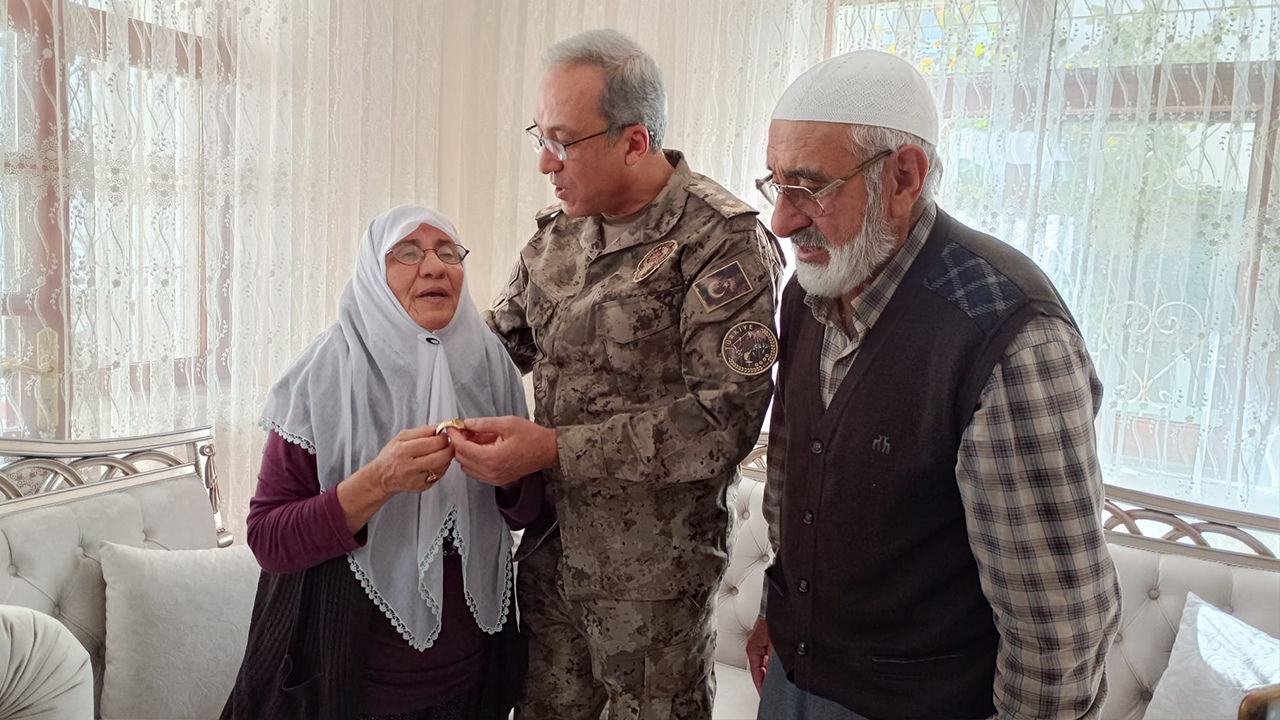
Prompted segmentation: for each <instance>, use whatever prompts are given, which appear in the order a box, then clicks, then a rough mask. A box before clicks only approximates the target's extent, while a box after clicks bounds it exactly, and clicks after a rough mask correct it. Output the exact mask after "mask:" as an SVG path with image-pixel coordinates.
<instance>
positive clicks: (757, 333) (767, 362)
mask: <svg viewBox="0 0 1280 720" xmlns="http://www.w3.org/2000/svg"><path fill="white" fill-rule="evenodd" d="M720 355H721V356H722V357H723V358H724V361H725V364H727V365H728V366H729V367H731V368H733V369H734V370H736V371H738V372H740V373H742V374H743V375H759V374H760V373H762V372H765V371H767V370H768V369H769V367H770V366H772V365H773V361H774V360H777V359H778V338H776V337H774V336H773V331H772V330H770V329H769V328H768V327H767V326H765V325H762V324H760V323H758V322H752V321H748V322H743V323H738V324H737V325H734V326H733V327H731V328H729V332H727V333H725V334H724V340H723V341H722V342H721V343H720Z"/></svg>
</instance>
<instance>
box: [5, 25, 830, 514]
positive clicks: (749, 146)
mask: <svg viewBox="0 0 1280 720" xmlns="http://www.w3.org/2000/svg"><path fill="white" fill-rule="evenodd" d="M828 9H829V8H828V6H827V4H826V1H825V0H806V1H805V2H797V3H778V2H775V1H774V0H750V1H744V0H732V1H730V0H716V1H705V2H698V3H688V2H684V1H683V0H645V1H643V2H641V1H636V2H612V3H597V2H563V1H560V2H551V1H549V0H548V1H543V2H516V1H514V0H511V1H502V2H499V1H497V0H486V1H482V2H467V3H458V2H444V1H443V0H427V1H421V2H419V1H416V0H415V2H393V1H391V0H379V1H374V2H361V3H352V2H340V1H338V0H333V1H331V2H314V1H313V0H286V1H284V2H278V3H269V4H268V3H260V2H256V1H254V0H212V1H209V2H205V3H174V2H168V1H161V0H156V1H155V2H150V1H148V0H134V1H132V2H122V1H113V0H0V28H4V29H3V30H0V88H2V90H0V92H2V93H3V94H2V95H0V132H2V133H3V137H2V138H0V150H2V151H3V154H4V168H3V176H2V179H0V213H2V217H0V257H2V258H3V266H2V269H0V357H3V362H4V365H3V368H4V375H3V378H2V380H0V432H3V433H4V434H7V435H19V436H32V437H73V438H86V437H111V436H121V435H134V434H140V433H147V432H159V431H164V430H171V429H176V428H182V427H189V426H193V425H199V424H204V423H212V424H214V426H215V433H216V437H217V438H218V449H217V453H218V459H219V469H220V473H221V476H222V480H223V483H224V485H225V486H226V494H225V502H226V504H227V507H226V510H225V512H224V515H225V516H226V517H227V518H228V520H229V523H230V526H231V529H232V530H233V532H236V534H237V535H238V536H239V537H243V519H244V516H245V513H246V512H247V506H248V498H249V497H250V496H251V494H252V491H253V487H254V482H255V474H256V470H257V466H258V461H259V454H260V452H261V442H262V438H263V433H262V431H261V430H259V429H258V427H257V418H258V416H259V413H260V412H261V409H262V404H263V401H264V398H265V393H266V391H267V389H268V388H269V387H270V385H271V383H272V382H273V381H274V380H275V378H276V377H277V376H278V375H279V374H280V373H281V372H282V371H283V370H284V369H285V367H287V365H288V363H289V361H290V360H291V359H292V358H293V357H294V356H295V355H296V353H297V352H298V351H299V350H300V349H301V348H302V347H303V346H305V344H306V343H307V342H308V341H309V340H310V339H311V338H312V337H313V336H314V335H315V334H316V333H317V332H319V331H320V330H321V329H322V328H323V327H324V326H325V325H327V324H328V323H330V322H332V320H333V318H334V316H335V312H336V305H337V300H338V297H339V294H340V293H341V290H342V287H343V285H344V284H345V282H346V280H347V278H348V277H349V275H350V271H351V263H352V259H353V257H354V247H355V243H356V241H357V239H358V238H359V235H360V232H361V231H362V229H363V227H364V225H365V223H367V222H368V220H369V219H370V218H371V217H372V216H373V215H375V214H377V213H378V212H380V211H382V210H384V209H386V208H387V207H388V206H390V205H393V204H396V203H402V202H424V203H430V204H435V205H436V206H437V207H439V208H440V209H441V210H443V211H444V212H445V213H446V214H448V215H450V216H452V217H453V218H454V219H455V220H456V221H457V223H458V226H459V228H460V231H461V232H462V234H463V239H464V243H465V244H466V245H468V247H470V248H471V249H472V250H473V253H474V254H473V255H472V257H471V259H469V260H468V279H469V282H470V286H471V290H472V293H473V294H474V296H475V297H476V299H477V301H478V303H479V304H480V305H481V306H482V307H487V306H488V305H489V303H490V301H491V299H492V296H493V293H494V292H496V291H497V290H498V289H499V288H500V287H501V286H502V284H503V283H504V282H505V281H506V279H507V276H508V274H509V272H510V266H511V263H512V262H513V261H514V259H515V257H516V253H517V252H518V250H519V248H520V246H521V245H523V243H524V242H525V241H526V240H527V239H528V237H529V235H530V234H531V232H532V230H533V221H532V218H533V214H534V212H535V211H536V210H537V209H539V208H540V207H543V206H545V205H547V204H549V203H550V202H551V201H552V197H551V195H550V193H549V192H548V191H547V183H546V181H545V179H543V178H542V177H541V176H539V175H538V173H537V167H536V165H537V163H536V157H535V156H534V155H533V153H532V152H531V151H530V148H529V146H528V144H527V140H526V139H525V138H524V136H523V134H522V132H521V131H522V129H523V128H524V127H525V126H526V125H528V124H529V122H530V118H531V115H532V110H533V103H534V94H535V90H536V86H537V82H538V79H539V77H540V75H541V68H540V67H539V63H538V58H539V55H540V53H541V52H542V50H543V48H545V47H546V46H547V45H549V44H551V43H552V42H554V41H556V40H558V39H561V38H563V37H567V36H568V35H571V34H573V33H574V32H577V31H579V30H582V29H586V28H590V27H606V26H608V27H617V28H619V29H621V30H623V31H624V32H628V33H630V34H631V35H633V36H634V37H636V38H637V39H638V40H639V41H640V42H641V43H643V44H644V45H645V46H646V47H648V48H649V49H650V50H651V51H652V52H653V53H654V54H655V55H656V56H657V58H658V60H659V62H660V64H661V65H662V67H663V68H664V71H665V73H666V80H667V84H668V92H669V102H670V108H671V123H670V124H671V128H670V132H669V134H668V141H667V144H668V145H669V146H671V147H674V148H678V149H681V150H684V151H686V152H687V153H688V155H689V157H690V160H691V162H692V164H693V166H694V167H695V168H696V169H698V170H699V171H701V172H704V173H707V174H709V175H711V176H713V177H716V178H717V179H719V180H721V181H722V182H724V183H725V184H726V185H729V186H730V187H731V188H732V189H734V190H735V191H737V192H739V193H740V194H742V195H743V196H744V197H752V196H754V192H755V191H754V189H753V187H752V184H751V181H752V179H754V178H755V177H757V176H758V175H759V174H760V172H761V169H762V167H763V157H764V140H765V131H766V129H767V119H768V115H769V111H770V109H771V107H772V103H773V101H774V99H775V98H776V97H777V94H778V93H780V92H781V90H782V88H783V87H785V85H786V83H787V82H788V81H789V80H790V79H791V78H792V77H794V76H795V75H796V74H798V73H799V72H801V71H802V70H803V69H804V68H806V67H808V66H809V65H811V64H812V63H814V62H816V61H817V60H818V59H820V58H821V55H822V51H823V47H824V45H823V33H824V32H825V28H826V22H827V19H828Z"/></svg>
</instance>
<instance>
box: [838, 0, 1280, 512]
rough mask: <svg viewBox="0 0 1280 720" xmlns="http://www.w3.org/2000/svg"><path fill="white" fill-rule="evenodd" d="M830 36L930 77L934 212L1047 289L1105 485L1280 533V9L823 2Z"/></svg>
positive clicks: (1144, 2)
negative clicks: (1267, 525) (937, 130)
mask: <svg viewBox="0 0 1280 720" xmlns="http://www.w3.org/2000/svg"><path fill="white" fill-rule="evenodd" d="M832 28H833V44H834V47H835V49H836V51H837V52H839V51H844V50H848V49H854V48H863V47H871V48H878V49H882V50H886V51H888V52H893V53H897V54H899V55H901V56H903V57H906V58H908V59H910V60H911V61H912V62H913V63H915V64H916V66H917V67H919V68H920V70H921V71H922V72H924V73H925V75H926V76H927V77H928V78H929V82H930V85H931V87H932V89H933V91H934V94H935V96H936V97H937V98H938V100H939V104H940V106H941V107H942V109H943V112H944V115H945V123H944V131H943V139H942V148H941V152H942V155H943V157H944V158H945V162H946V165H947V168H946V174H945V175H944V178H943V191H942V200H941V202H942V205H943V206H944V207H945V208H947V209H948V210H950V211H951V212H952V213H954V214H955V215H957V216H958V217H959V218H960V219H962V220H963V221H965V222H967V223H968V224H970V225H972V226H974V227H978V228H981V229H983V230H985V231H987V232H990V233H992V234H995V235H996V236H998V237H1000V238H1001V239H1002V240H1005V241H1006V242H1009V243H1011V244H1013V245H1014V246H1016V247H1018V248H1019V249H1021V250H1023V251H1024V252H1026V253H1027V254H1028V255H1030V256H1031V257H1033V258H1034V259H1035V260H1036V262H1037V263H1039V264H1040V266H1041V267H1043V268H1044V269H1045V271H1046V272H1048V273H1049V275H1050V276H1051V277H1052V278H1053V280H1054V282H1055V283H1056V284H1057V286H1058V289H1059V291H1060V292H1061V293H1062V294H1063V296H1064V298H1065V300H1066V301H1067V304H1068V306H1069V307H1070V308H1071V309H1072V312H1073V313H1074V315H1075V318H1076V320H1077V322H1078V323H1079V324H1080V327H1081V329H1082V331H1083V332H1084V335H1085V338H1086V339H1087V341H1088V344H1089V348H1090V350H1091V352H1092V354H1093V358H1094V362H1095V363H1096V365H1097V369H1098V374H1099V376H1100V377H1101V379H1102V381H1103V384H1104V385H1105V387H1106V395H1105V398H1104V400H1103V407H1102V412H1101V414H1100V417H1099V420H1098V428H1099V435H1098V437H1099V446H1100V447H1099V450H1100V453H1101V459H1102V464H1103V470H1104V475H1105V477H1106V479H1107V482H1110V483H1113V484H1117V485H1123V486H1126V487H1132V488H1136V489H1140V490H1147V491H1151V492H1155V493H1159V494H1163V495H1169V496H1173V497H1178V498H1182V499H1187V500H1192V501H1196V502H1202V503H1208V504H1213V505H1220V506H1224V507H1229V508H1236V509H1245V510H1251V511H1254V512H1259V513H1265V514H1268V515H1276V514H1280V495H1278V493H1277V485H1278V483H1280V468H1278V467H1277V465H1278V464H1280V429H1278V424H1277V420H1278V416H1280V171H1278V170H1277V165H1276V163H1277V160H1278V159H1280V158H1278V157H1277V146H1278V143H1277V133H1278V132H1280V120H1278V118H1280V72H1278V68H1280V63H1277V60H1280V5H1278V4H1276V3H1275V2H1250V1H1249V0H1101V1H1098V2H1091V1H1089V0H1056V2H1055V1H1051V2H1044V1H1042V0H972V1H970V0H959V1H955V0H945V1H941V2H920V1H919V0H906V1H904V2H883V3H850V2H838V3H835V4H834V5H833V8H832Z"/></svg>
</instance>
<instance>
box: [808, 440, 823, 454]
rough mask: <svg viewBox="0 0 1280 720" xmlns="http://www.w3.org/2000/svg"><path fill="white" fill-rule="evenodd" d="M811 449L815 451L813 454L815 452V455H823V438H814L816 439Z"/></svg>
mask: <svg viewBox="0 0 1280 720" xmlns="http://www.w3.org/2000/svg"><path fill="white" fill-rule="evenodd" d="M809 449H810V450H812V451H813V454H814V455H821V454H822V441H821V440H814V441H813V444H812V445H810V446H809Z"/></svg>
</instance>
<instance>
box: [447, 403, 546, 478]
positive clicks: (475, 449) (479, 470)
mask: <svg viewBox="0 0 1280 720" xmlns="http://www.w3.org/2000/svg"><path fill="white" fill-rule="evenodd" d="M448 433H449V442H450V443H451V444H452V445H453V450H454V457H456V458H457V460H458V464H459V465H461V466H462V471H463V472H465V473H466V474H468V475H470V476H471V477H473V478H475V479H476V480H479V481H480V482H483V483H489V484H490V485H508V484H510V483H513V482H515V481H516V480H519V479H520V478H522V477H524V476H525V475H529V474H532V473H535V472H537V471H539V470H545V469H546V468H550V467H559V465H560V451H559V450H558V449H557V447H556V431H555V429H554V428H544V427H542V426H541V425H537V424H535V423H532V422H530V421H528V420H525V419H524V418H519V417H514V416H510V415H508V416H506V417H497V418H467V428H466V429H465V430H458V429H456V428H449V430H448Z"/></svg>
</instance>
